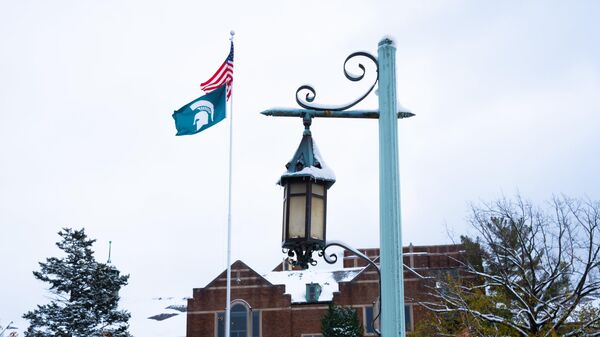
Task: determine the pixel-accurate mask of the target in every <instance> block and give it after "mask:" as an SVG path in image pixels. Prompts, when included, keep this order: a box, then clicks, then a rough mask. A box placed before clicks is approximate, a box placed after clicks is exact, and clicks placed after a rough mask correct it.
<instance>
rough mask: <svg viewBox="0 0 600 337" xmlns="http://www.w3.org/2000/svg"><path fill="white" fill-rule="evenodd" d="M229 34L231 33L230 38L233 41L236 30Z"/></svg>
mask: <svg viewBox="0 0 600 337" xmlns="http://www.w3.org/2000/svg"><path fill="white" fill-rule="evenodd" d="M229 35H231V37H230V38H229V39H230V40H232V41H233V36H234V35H235V31H233V30H232V31H230V32H229Z"/></svg>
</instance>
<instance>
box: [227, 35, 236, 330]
mask: <svg viewBox="0 0 600 337" xmlns="http://www.w3.org/2000/svg"><path fill="white" fill-rule="evenodd" d="M229 34H230V35H231V37H230V38H229V40H231V43H233V36H234V35H235V32H234V31H233V30H232V31H231V32H229ZM231 90H233V88H231ZM232 152H233V93H232V95H231V97H230V99H229V178H228V179H229V181H228V185H229V187H228V190H229V191H228V193H227V291H226V292H227V295H226V296H225V297H226V301H227V303H226V304H225V337H229V336H230V333H229V328H230V325H231V324H230V317H231V315H230V313H231V171H232V166H233V165H232V159H231V158H232V156H231V153H232Z"/></svg>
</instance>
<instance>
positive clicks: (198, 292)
mask: <svg viewBox="0 0 600 337" xmlns="http://www.w3.org/2000/svg"><path fill="white" fill-rule="evenodd" d="M361 251H362V252H363V253H364V254H365V255H367V256H368V257H369V258H371V259H372V260H373V261H375V262H377V260H378V258H379V249H361ZM462 255H463V248H462V246H461V245H440V246H412V245H410V246H408V247H404V294H405V316H406V317H405V319H406V327H407V330H408V331H411V330H413V329H414V327H415V324H417V323H418V322H419V320H421V319H422V318H423V317H424V314H425V309H424V308H422V307H420V306H419V304H418V303H419V302H422V301H431V300H432V298H431V296H430V295H428V294H429V293H430V292H431V289H432V287H435V286H436V279H439V278H440V277H445V276H446V275H452V276H458V275H459V270H460V263H459V262H458V261H460V260H461V258H462ZM231 279H232V282H231V299H232V303H231V328H230V330H231V336H234V337H312V336H320V335H321V318H322V317H323V315H324V314H325V312H326V311H327V308H328V306H329V304H330V303H332V302H333V303H335V304H337V305H342V306H350V307H353V308H355V309H356V310H357V313H358V316H359V319H360V321H361V322H362V325H363V329H364V331H363V333H364V335H365V336H375V335H376V334H375V330H374V328H376V327H377V322H376V319H375V318H376V317H377V314H378V305H377V304H378V302H377V301H378V297H379V283H378V276H377V271H376V270H375V269H374V268H373V267H369V266H367V264H366V262H364V261H362V260H360V259H359V258H357V257H354V256H351V255H350V254H348V253H345V255H344V261H343V268H340V269H337V270H313V269H309V270H293V269H291V268H289V266H287V265H286V264H285V263H282V264H280V265H279V266H277V267H276V268H275V269H274V270H273V271H271V272H269V273H266V274H264V275H260V274H258V273H257V272H255V271H254V270H253V269H252V268H250V267H249V266H248V265H246V264H245V263H244V262H242V261H239V260H238V261H236V262H234V263H233V264H232V266H231ZM225 292H226V271H224V272H223V273H221V274H220V275H219V276H217V277H216V278H215V279H214V280H213V281H211V282H210V283H209V284H208V285H206V286H205V287H204V288H195V289H194V290H193V297H192V298H191V299H189V300H188V306H187V337H224V330H225V329H224V307H225V298H226V293H225Z"/></svg>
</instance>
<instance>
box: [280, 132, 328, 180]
mask: <svg viewBox="0 0 600 337" xmlns="http://www.w3.org/2000/svg"><path fill="white" fill-rule="evenodd" d="M305 125H306V124H305ZM309 125H310V124H309ZM309 125H306V129H305V130H304V134H303V135H302V140H301V141H300V145H298V149H297V150H296V153H294V156H293V157H292V159H291V160H290V161H289V162H288V163H287V164H286V165H285V167H286V168H287V171H285V172H284V173H283V175H282V176H281V178H280V179H279V181H278V182H277V183H278V184H279V185H283V184H284V183H285V181H286V180H288V179H292V178H295V177H305V178H308V179H313V180H315V181H318V182H323V183H325V186H326V187H327V188H329V187H331V185H333V184H334V183H335V173H333V170H332V169H331V168H329V167H328V166H327V165H326V164H325V162H324V161H323V157H322V156H321V153H320V152H319V149H318V147H317V144H316V143H315V141H314V140H313V138H312V135H311V132H310V129H309Z"/></svg>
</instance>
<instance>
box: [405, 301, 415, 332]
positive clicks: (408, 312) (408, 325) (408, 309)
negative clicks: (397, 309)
mask: <svg viewBox="0 0 600 337" xmlns="http://www.w3.org/2000/svg"><path fill="white" fill-rule="evenodd" d="M404 329H405V330H406V331H412V330H413V328H412V305H408V304H405V305H404Z"/></svg>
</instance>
